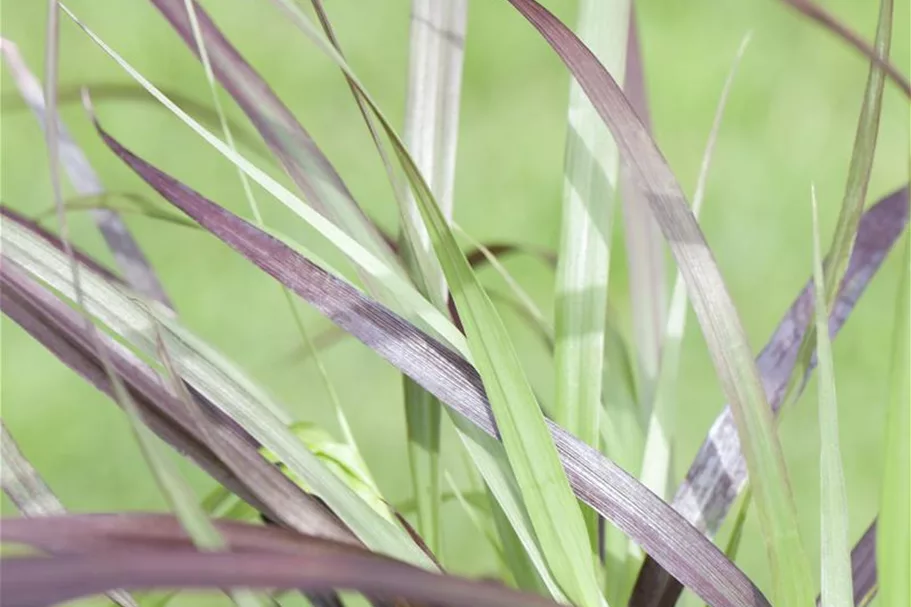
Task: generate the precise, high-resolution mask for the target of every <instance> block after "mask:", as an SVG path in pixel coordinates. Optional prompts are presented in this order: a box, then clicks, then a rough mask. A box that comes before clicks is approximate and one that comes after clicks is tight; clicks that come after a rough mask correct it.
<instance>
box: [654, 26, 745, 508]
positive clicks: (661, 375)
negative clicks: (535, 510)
mask: <svg viewBox="0 0 911 607" xmlns="http://www.w3.org/2000/svg"><path fill="white" fill-rule="evenodd" d="M749 41H750V35H749V34H747V35H746V36H744V38H743V40H742V41H741V43H740V47H739V48H738V50H737V54H736V55H735V56H734V61H733V63H732V65H731V69H730V71H729V72H728V76H727V79H726V80H725V83H724V86H723V88H722V90H721V97H720V98H719V100H718V106H717V108H716V109H715V117H714V119H713V120H712V127H711V129H710V131H709V136H708V140H707V142H706V144H705V151H704V152H703V154H702V164H701V166H700V168H699V176H698V177H697V179H696V190H695V193H694V194H693V217H695V218H697V219H698V218H699V212H700V211H701V210H702V201H703V199H704V197H705V186H706V182H707V180H708V173H709V166H711V162H712V156H713V154H714V151H715V143H716V142H717V140H718V133H719V131H720V130H721V119H722V117H723V116H724V108H725V106H726V105H727V100H728V96H729V95H730V92H731V87H732V86H733V84H734V75H735V74H736V73H737V66H738V65H739V64H740V61H741V59H742V58H743V53H744V51H746V47H747V44H749ZM686 313H687V300H686V285H685V284H684V282H683V274H682V273H681V272H680V271H679V270H678V272H677V277H676V279H675V280H674V290H673V291H672V292H671V307H670V311H669V315H668V321H667V327H666V328H665V330H664V341H663V343H662V347H661V365H660V367H659V372H658V383H657V387H656V392H655V402H654V404H653V405H652V406H651V407H650V409H651V416H650V417H649V424H648V432H647V434H646V439H645V454H644V455H643V458H642V461H643V464H642V473H641V476H640V478H641V479H642V483H643V484H644V485H645V486H646V487H648V488H649V489H651V490H652V491H653V492H654V493H655V494H656V495H658V496H659V497H661V498H665V499H666V495H667V492H668V491H669V490H670V482H671V467H672V461H673V460H672V448H673V435H674V429H675V425H676V407H677V403H676V398H675V394H676V392H677V381H678V376H679V372H680V346H681V342H682V341H683V335H684V333H685V332H686Z"/></svg>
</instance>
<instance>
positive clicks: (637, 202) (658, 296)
mask: <svg viewBox="0 0 911 607" xmlns="http://www.w3.org/2000/svg"><path fill="white" fill-rule="evenodd" d="M627 41H628V42H627V51H626V82H625V83H624V91H625V92H626V95H627V98H629V102H630V105H632V106H633V110H634V111H635V112H636V116H638V117H639V120H640V121H641V122H642V124H643V125H644V126H645V128H646V129H647V130H649V131H651V117H650V115H649V110H648V96H647V95H646V92H645V73H644V66H643V62H642V48H641V45H640V43H639V28H638V27H637V24H636V7H635V6H633V7H631V10H630V14H629V36H628V37H627ZM620 178H621V182H620V183H621V185H620V191H621V193H622V198H623V230H624V239H625V241H626V261H627V265H628V268H629V271H628V275H629V292H630V306H631V307H632V313H633V328H634V333H635V343H636V355H637V359H638V361H637V363H638V367H639V369H640V374H639V375H640V381H639V383H640V386H639V390H638V393H639V394H640V395H641V398H640V403H651V402H652V398H651V394H652V392H653V391H654V384H655V382H656V381H657V374H658V364H659V361H660V360H661V342H662V341H663V338H664V328H665V325H666V324H667V321H666V315H667V275H666V272H665V267H664V266H665V259H664V256H665V252H664V238H662V236H661V228H659V227H658V223H657V222H656V221H655V218H654V217H653V216H652V212H651V210H650V209H649V207H648V201H647V200H646V199H645V196H644V194H643V193H642V191H641V190H640V189H639V188H638V187H636V184H635V181H634V180H633V179H632V177H631V176H630V174H629V169H628V168H626V167H625V166H624V167H623V168H622V169H621V172H620Z"/></svg>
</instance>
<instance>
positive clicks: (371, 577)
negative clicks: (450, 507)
mask: <svg viewBox="0 0 911 607" xmlns="http://www.w3.org/2000/svg"><path fill="white" fill-rule="evenodd" d="M31 522H32V521H28V520H23V521H17V522H16V523H15V524H13V525H10V527H7V526H6V525H5V524H4V529H3V530H2V531H0V534H2V535H3V537H4V538H7V537H10V535H14V536H15V538H16V540H18V541H20V542H22V541H25V542H28V541H29V540H32V541H34V542H36V543H39V544H40V543H48V542H53V544H52V545H56V546H59V545H60V543H61V542H63V541H64V540H63V539H61V538H65V540H66V544H67V545H69V546H73V545H74V544H76V543H77V542H80V540H83V539H84V540H86V543H89V544H94V549H93V550H92V551H91V552H87V551H85V548H84V545H85V544H84V543H80V544H79V545H78V546H74V547H76V548H77V549H79V552H82V553H81V554H80V553H77V554H64V555H59V556H53V557H45V558H4V559H2V560H0V572H2V574H3V576H4V583H3V586H2V590H0V592H2V600H3V604H4V605H16V606H18V607H30V606H37V605H45V604H50V603H58V602H64V601H66V600H70V599H74V598H77V597H80V596H85V595H88V594H93V593H97V592H99V591H100V590H103V589H104V588H107V587H109V586H112V585H114V586H116V585H121V584H123V585H125V586H128V587H133V588H138V587H142V588H154V587H158V588H161V587H175V586H176V587H180V586H188V587H194V588H224V587H232V586H237V585H243V586H250V587H257V588H264V589H265V588H289V589H310V590H316V591H322V590H326V589H329V588H346V589H352V590H358V591H362V592H364V593H365V594H368V595H370V596H377V597H382V598H388V599H391V600H396V599H399V598H405V599H409V600H413V601H419V602H426V603H432V604H434V605H453V606H455V605H459V606H469V605H489V606H491V607H511V606H514V605H530V606H534V607H546V606H550V607H553V606H554V605H555V603H553V602H552V601H549V600H547V599H544V598H541V597H536V596H534V595H530V594H525V593H521V592H517V591H515V590H511V589H509V588H506V587H504V586H500V585H494V584H490V583H485V582H480V581H473V580H467V579H464V578H459V577H456V576H450V575H438V574H434V573H430V572H428V571H425V570H422V569H420V568H416V567H413V566H410V565H407V564H405V563H401V562H398V561H395V560H392V559H388V558H384V557H382V556H380V555H377V554H373V553H370V552H367V551H366V550H363V549H359V548H354V547H351V546H345V545H340V544H334V543H331V542H326V541H324V540H316V539H314V538H308V537H305V536H300V535H294V534H290V533H288V532H283V531H280V530H276V529H270V528H267V527H262V526H251V525H246V524H241V523H233V524H225V523H222V524H220V525H219V526H218V529H219V530H220V531H222V532H224V534H225V536H226V537H227V538H229V540H232V541H235V542H236V543H237V544H238V545H239V546H242V548H241V551H239V552H233V553H231V552H228V553H201V552H197V551H194V550H192V549H191V547H190V546H189V545H188V542H187V541H186V540H185V539H184V538H182V537H180V535H179V528H178V527H177V526H176V525H175V524H174V521H173V519H170V520H169V519H168V518H167V517H160V516H154V515H151V516H150V515H121V516H117V517H104V516H101V517H93V516H76V517H67V518H62V519H58V520H57V521H55V527H56V529H55V530H56V531H57V534H56V537H50V538H49V537H48V534H47V533H46V532H44V531H43V530H42V529H41V528H40V526H39V525H34V524H32V525H29V524H28V523H31ZM153 523H154V524H153ZM10 529H12V533H11V531H10ZM66 536H69V537H66Z"/></svg>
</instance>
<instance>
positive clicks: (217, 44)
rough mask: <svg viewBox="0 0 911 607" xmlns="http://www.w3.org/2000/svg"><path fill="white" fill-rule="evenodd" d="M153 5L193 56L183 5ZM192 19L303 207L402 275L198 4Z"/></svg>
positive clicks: (326, 164)
mask: <svg viewBox="0 0 911 607" xmlns="http://www.w3.org/2000/svg"><path fill="white" fill-rule="evenodd" d="M151 1H152V4H154V5H155V7H156V8H157V9H158V10H159V11H160V12H161V13H162V14H163V15H164V16H165V18H167V19H168V21H169V22H170V23H171V25H172V27H173V28H174V30H175V31H176V32H177V33H178V34H179V35H180V36H181V37H182V38H183V39H184V41H185V42H186V43H187V45H188V46H189V47H190V49H191V50H193V51H194V52H195V51H196V47H197V45H196V44H195V41H194V36H193V33H192V31H191V24H190V22H189V18H188V15H187V11H186V6H185V0H151ZM195 13H196V16H197V18H198V22H199V26H200V29H201V31H202V34H203V37H204V39H205V41H206V47H207V48H208V50H209V58H210V59H211V61H212V67H213V71H214V74H215V76H216V77H217V78H218V79H219V81H220V82H221V83H222V84H223V86H224V87H225V88H226V89H227V90H228V91H229V92H230V93H231V95H232V96H233V97H234V100H235V101H236V102H237V103H238V105H239V106H240V107H241V109H243V111H244V112H245V113H246V114H247V115H248V117H249V118H250V120H251V122H252V123H253V125H254V126H255V127H256V128H257V130H259V132H260V134H261V135H262V137H263V139H264V140H265V142H266V143H267V145H268V146H269V148H270V149H271V150H272V152H273V154H274V155H275V157H276V158H277V159H278V160H279V161H280V162H281V163H282V165H283V166H284V168H285V170H286V171H287V173H288V174H289V176H290V177H291V178H292V180H293V181H294V183H295V184H296V185H297V186H298V188H299V189H300V191H301V192H303V193H304V195H305V197H306V199H307V201H308V202H309V203H310V204H312V205H314V206H315V207H316V208H318V209H319V211H320V213H322V214H324V215H326V216H327V217H329V218H330V220H331V221H333V222H334V223H336V224H337V225H338V226H340V227H341V228H342V229H343V230H344V231H345V232H346V233H347V234H348V235H349V236H351V237H352V238H354V239H355V240H357V241H358V242H359V243H361V244H362V246H364V247H365V248H366V249H367V250H369V251H370V252H371V253H372V254H373V255H374V256H376V257H377V258H379V259H380V260H382V262H383V263H384V264H386V265H387V266H389V268H391V269H392V270H393V271H395V272H397V273H399V274H400V275H402V274H403V273H402V269H401V266H400V265H399V260H398V258H397V257H396V256H395V255H394V254H393V253H392V251H391V249H390V248H389V245H388V243H386V242H385V241H384V240H383V239H382V237H381V236H380V235H379V233H378V231H377V229H376V227H375V226H374V225H373V224H371V223H370V221H369V220H368V219H367V217H366V216H365V215H364V213H363V211H362V210H361V209H360V207H359V206H358V205H357V202H356V201H355V200H354V197H353V196H352V195H351V193H350V192H349V191H348V189H347V187H346V186H345V184H344V183H343V182H342V180H341V178H340V177H339V175H338V173H337V172H336V170H335V168H334V167H333V166H332V164H331V162H330V161H329V159H328V158H327V157H326V156H325V155H324V154H323V153H322V151H321V150H320V149H319V147H318V146H317V145H316V143H315V142H314V140H313V138H312V137H311V136H310V134H309V133H308V132H307V131H306V130H304V128H303V127H302V126H301V125H300V124H299V123H298V122H297V120H296V119H295V118H294V115H293V114H292V113H291V112H290V110H289V109H288V108H287V107H286V106H285V105H284V104H282V102H281V100H279V99H278V97H277V96H276V95H275V94H274V93H273V92H272V90H271V89H270V88H269V85H268V84H267V83H266V82H265V81H264V80H263V79H262V78H261V77H260V76H259V74H257V73H256V71H255V70H254V69H253V68H252V67H251V66H250V65H249V64H248V63H247V62H246V61H245V60H244V58H243V57H242V56H241V55H240V53H239V52H238V51H237V50H236V49H235V48H234V47H233V46H232V45H231V43H230V42H229V41H228V40H227V39H226V38H225V37H224V35H223V34H222V33H221V32H220V31H219V29H218V27H217V26H216V25H215V23H214V22H213V21H212V20H211V18H210V17H209V15H208V14H207V13H206V12H205V11H204V10H203V9H202V8H201V7H200V6H199V4H198V3H196V4H195ZM362 278H363V279H364V281H365V282H366V283H368V284H369V285H370V288H371V289H380V290H381V289H382V288H383V284H382V281H381V280H377V279H376V278H375V277H373V276H371V275H369V274H363V275H362Z"/></svg>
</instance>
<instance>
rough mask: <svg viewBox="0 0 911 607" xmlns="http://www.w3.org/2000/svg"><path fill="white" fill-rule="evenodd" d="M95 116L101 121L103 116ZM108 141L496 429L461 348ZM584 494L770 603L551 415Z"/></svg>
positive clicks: (722, 589) (689, 566) (144, 173)
mask: <svg viewBox="0 0 911 607" xmlns="http://www.w3.org/2000/svg"><path fill="white" fill-rule="evenodd" d="M96 126H97V123H96ZM97 128H98V131H99V134H100V135H101V137H102V139H103V140H104V141H105V143H106V144H107V145H108V146H109V147H110V148H111V150H113V151H114V153H115V154H117V155H118V156H119V157H120V158H121V159H122V160H123V161H124V162H126V163H127V164H128V165H129V166H130V167H131V168H132V169H133V170H134V171H136V172H137V173H138V174H139V175H140V176H141V177H142V178H143V179H144V180H145V181H146V182H147V183H149V185H151V186H152V187H153V188H155V189H156V190H157V191H158V192H159V194H161V195H162V196H163V197H164V198H165V199H166V200H168V201H170V202H171V203H172V204H174V205H175V206H177V207H178V208H180V209H181V210H182V211H183V212H185V213H186V214H187V215H189V216H190V217H192V218H193V219H194V220H196V221H197V222H199V223H200V225H202V226H203V227H204V228H205V229H207V230H209V231H210V232H212V233H213V234H214V235H215V236H217V237H218V238H219V239H221V240H223V241H224V242H225V243H226V244H228V245H229V246H231V247H232V248H234V249H235V250H237V251H238V252H240V253H241V254H243V255H244V256H245V257H247V258H248V259H249V260H250V261H252V262H253V263H254V264H256V265H257V266H259V267H260V268H261V269H262V270H263V271H265V272H266V273H268V274H269V275H271V276H273V277H274V278H275V279H276V280H278V281H279V282H281V283H282V284H284V285H285V286H286V287H288V288H289V289H291V290H292V291H294V292H295V293H297V294H298V295H299V296H300V297H302V298H303V299H304V300H306V301H307V302H309V303H310V304H311V305H313V306H314V307H315V308H316V309H317V310H318V311H319V312H321V313H322V314H323V315H325V316H326V317H327V318H329V319H330V320H331V321H332V322H334V323H335V324H337V325H338V326H339V327H341V328H343V329H345V330H346V331H348V332H349V333H351V334H352V335H353V336H355V337H356V338H358V339H359V340H361V341H362V342H363V343H364V344H366V345H367V346H368V347H370V348H371V349H373V350H374V351H376V352H377V354H379V355H380V356H382V357H383V358H385V359H386V360H387V361H389V362H390V363H391V364H392V365H393V366H395V367H396V368H398V369H400V370H401V371H402V372H403V373H405V374H406V375H408V376H409V377H411V378H412V379H413V380H415V381H416V382H417V383H418V384H420V385H421V386H423V387H424V388H425V389H426V390H427V391H428V392H430V393H431V394H433V395H434V396H436V397H437V398H438V399H440V401H441V402H443V403H446V404H448V405H449V406H450V407H451V408H452V409H453V410H455V411H456V412H458V413H460V414H462V415H463V416H465V417H466V418H467V419H468V420H469V421H471V422H472V423H474V424H476V425H477V426H478V427H480V428H481V429H482V430H484V431H485V432H487V433H489V434H491V435H493V436H497V431H496V426H495V424H494V420H493V414H492V412H491V410H490V404H489V403H488V401H487V398H486V395H485V393H484V388H483V386H482V383H481V380H480V377H479V376H478V374H477V372H476V371H475V369H474V368H473V367H472V366H471V365H469V364H468V363H467V362H466V361H465V360H464V359H463V358H461V357H460V356H458V355H456V354H455V353H453V352H452V351H450V350H449V349H447V348H446V347H445V346H443V345H442V344H440V343H439V342H437V341H436V340H434V339H432V338H431V337H429V336H428V335H426V334H425V333H423V332H421V331H419V330H418V329H416V328H415V327H414V326H413V325H411V324H409V323H408V322H407V321H405V320H403V319H402V318H400V317H399V316H397V315H395V314H394V313H392V312H390V311H389V310H388V309H387V308H385V307H383V306H382V305H380V304H378V303H377V302H375V301H373V300H371V299H369V298H368V297H366V296H365V295H364V294H363V293H361V292H360V291H358V290H357V289H355V288H354V287H352V286H351V285H350V284H348V283H347V282H345V281H343V280H341V279H340V278H337V277H335V276H333V275H331V274H329V273H327V272H326V271H325V270H323V269H322V268H320V267H319V266H317V265H316V264H314V263H312V262H310V261H309V260H307V259H306V258H304V257H302V256H301V255H300V254H298V253H297V252H296V251H294V250H293V249H291V248H290V247H288V246H287V245H285V244H284V243H282V242H281V241H279V240H277V239H275V238H273V237H271V236H270V235H268V234H265V233H263V232H262V231H260V230H258V229H257V228H256V227H254V226H253V225H251V224H249V223H247V222H246V221H244V220H242V219H240V218H239V217H237V216H235V215H233V214H232V213H230V212H228V211H227V210H226V209H224V208H222V207H219V206H218V205H216V204H215V203H213V202H211V201H209V200H207V199H205V198H204V197H202V196H200V195H199V194H197V193H196V192H194V191H193V190H191V189H190V188H188V187H187V186H185V185H184V184H182V183H180V182H178V181H176V180H174V179H173V178H171V177H170V176H168V175H166V174H165V173H162V172H161V171H159V170H158V169H156V168H155V167H153V166H152V165H150V164H148V163H147V162H145V161H144V160H142V159H140V158H138V157H137V156H135V155H134V154H133V153H132V152H130V151H129V150H127V149H125V148H124V147H123V146H121V145H120V144H119V143H118V142H117V141H116V140H114V139H113V138H111V137H110V135H108V134H107V133H106V132H105V131H104V130H102V129H101V127H100V126H98V127H97ZM548 423H549V426H550V430H551V434H552V437H553V439H554V442H555V444H556V446H557V449H558V451H559V452H560V455H561V457H562V459H563V464H564V467H565V469H566V473H567V476H568V478H569V481H570V484H571V486H572V487H573V489H574V491H575V492H576V495H577V496H578V497H579V498H580V499H582V500H583V501H585V502H586V503H587V504H589V505H590V506H592V507H593V508H594V509H595V510H597V511H598V512H599V513H600V514H601V515H602V516H604V517H606V518H608V519H610V520H611V521H613V522H614V523H615V524H616V525H617V526H618V527H620V528H621V529H622V530H623V531H624V532H625V533H627V534H628V535H629V536H630V537H632V538H633V539H634V540H635V541H637V542H638V543H639V544H640V545H641V546H642V547H643V548H644V549H645V550H646V551H647V552H649V553H650V554H653V555H655V557H656V558H657V559H658V560H659V562H661V563H662V564H663V565H664V566H665V567H666V568H667V569H668V570H670V571H672V572H673V573H674V575H675V576H677V577H679V578H680V579H681V580H683V581H684V582H685V583H686V584H687V586H688V587H691V588H693V589H694V591H695V592H697V593H698V594H700V595H701V596H702V597H703V598H704V599H705V600H707V601H708V602H710V603H711V604H713V605H716V606H718V607H727V606H730V607H733V606H735V605H736V606H742V605H767V604H768V602H767V601H766V599H765V597H763V596H762V594H761V593H760V592H759V590H758V589H757V588H756V587H755V586H754V585H753V584H752V583H751V582H750V581H749V579H748V578H747V577H746V576H745V575H744V574H743V572H741V571H740V570H739V569H737V567H736V566H735V565H734V564H733V563H731V562H730V561H729V560H728V559H727V558H726V557H725V556H724V555H723V554H722V553H721V552H720V551H719V550H718V549H717V548H716V547H715V546H714V545H713V544H712V543H711V542H709V541H708V540H706V539H705V538H704V537H703V536H702V534H700V533H699V532H698V531H697V530H696V529H694V528H693V527H692V526H690V525H689V524H687V523H685V522H684V521H683V519H682V518H681V517H680V516H679V515H678V514H677V513H676V512H674V511H673V510H672V509H671V508H670V507H668V505H667V504H665V503H664V502H662V501H661V500H660V499H659V498H658V497H656V496H655V495H654V494H653V493H651V492H649V491H648V490H647V489H646V488H645V487H643V486H642V485H641V484H640V483H639V482H638V481H636V479H634V478H632V477H631V476H630V475H628V474H627V473H626V472H624V471H623V470H622V469H621V468H620V467H619V466H617V465H616V464H614V463H613V462H611V461H610V460H608V459H607V458H605V457H604V456H603V455H602V454H601V453H599V452H598V451H596V450H595V449H592V448H591V447H589V446H588V445H585V444H584V443H582V442H581V441H579V440H578V439H576V438H575V437H573V436H572V435H570V434H568V433H567V432H566V431H565V430H563V429H562V428H560V427H559V426H556V425H555V424H553V423H551V422H548Z"/></svg>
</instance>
